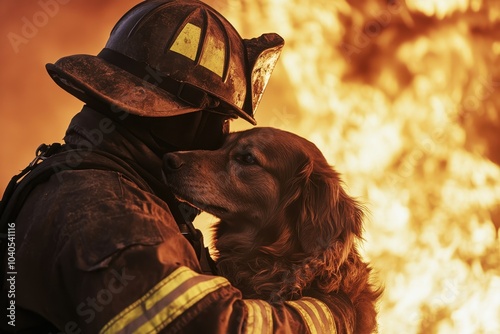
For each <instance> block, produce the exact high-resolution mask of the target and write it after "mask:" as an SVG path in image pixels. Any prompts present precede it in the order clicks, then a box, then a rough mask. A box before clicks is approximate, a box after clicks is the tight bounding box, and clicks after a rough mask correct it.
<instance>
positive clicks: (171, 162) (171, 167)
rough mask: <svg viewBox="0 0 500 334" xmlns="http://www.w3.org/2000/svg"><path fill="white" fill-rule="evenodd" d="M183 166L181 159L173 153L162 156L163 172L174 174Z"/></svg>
mask: <svg viewBox="0 0 500 334" xmlns="http://www.w3.org/2000/svg"><path fill="white" fill-rule="evenodd" d="M182 165H184V161H182V159H181V157H179V155H177V154H175V153H167V154H165V155H164V156H163V167H164V169H165V172H175V171H176V170H178V169H179V168H181V167H182Z"/></svg>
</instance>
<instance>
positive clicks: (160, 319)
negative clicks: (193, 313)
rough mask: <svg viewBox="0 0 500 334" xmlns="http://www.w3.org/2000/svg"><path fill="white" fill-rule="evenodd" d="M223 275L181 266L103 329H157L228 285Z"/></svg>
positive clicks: (129, 330) (103, 330) (113, 330)
mask: <svg viewBox="0 0 500 334" xmlns="http://www.w3.org/2000/svg"><path fill="white" fill-rule="evenodd" d="M228 285H229V282H228V281H227V280H226V279H225V278H223V277H217V276H206V275H200V274H198V273H196V272H194V271H193V270H191V269H189V268H187V267H180V268H178V269H177V270H175V271H174V272H173V273H172V274H170V275H169V276H168V277H167V278H165V279H164V280H163V281H161V282H160V283H158V284H157V285H156V286H155V287H153V288H152V289H151V290H150V291H149V292H148V293H147V294H145V295H144V296H143V297H142V298H141V299H139V300H137V301H136V302H134V303H133V304H132V305H130V306H129V307H127V308H126V309H125V310H123V311H122V312H121V313H120V314H118V315H117V316H115V317H114V318H113V319H112V320H111V321H110V322H109V323H108V324H106V325H105V326H104V327H103V329H102V330H101V331H100V333H103V334H104V333H113V334H115V333H141V334H142V333H155V332H158V331H159V330H161V329H163V328H165V327H166V326H168V325H169V324H170V323H171V322H172V321H174V320H175V319H176V318H177V317H178V316H179V315H181V314H182V313H183V312H184V311H186V310H187V309H188V308H190V307H191V306H193V305H194V304H196V303H197V302H199V301H200V300H201V299H203V298H204V297H206V296H207V295H208V294H210V293H212V292H213V291H215V290H217V289H219V288H221V287H223V286H228Z"/></svg>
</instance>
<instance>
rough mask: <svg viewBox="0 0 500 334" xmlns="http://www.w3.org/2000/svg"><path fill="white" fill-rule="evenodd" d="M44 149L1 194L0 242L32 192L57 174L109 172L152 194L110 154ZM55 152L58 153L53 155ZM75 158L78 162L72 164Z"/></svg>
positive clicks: (60, 148)
mask: <svg viewBox="0 0 500 334" xmlns="http://www.w3.org/2000/svg"><path fill="white" fill-rule="evenodd" d="M44 148H46V150H44V151H42V152H41V153H39V152H38V151H40V148H39V150H38V151H37V157H36V158H35V160H33V161H32V162H31V163H30V165H28V166H27V167H26V168H25V169H24V170H23V171H22V172H21V173H20V174H18V175H15V176H14V177H13V178H12V180H11V181H10V183H9V185H8V186H7V188H6V190H5V192H4V195H3V198H2V202H1V207H0V243H1V242H2V241H3V240H4V239H5V237H6V231H7V225H8V223H9V222H14V220H15V219H16V217H17V214H18V213H19V211H20V210H21V207H22V206H23V204H24V202H25V201H26V199H27V198H28V196H29V194H30V193H31V191H32V190H33V189H34V188H35V187H36V186H37V185H39V184H41V183H43V182H45V181H47V180H48V179H49V178H50V177H51V176H52V175H54V174H57V173H59V172H62V171H65V170H83V169H102V170H112V171H116V172H119V173H122V174H123V175H125V177H127V178H129V179H130V180H131V181H132V182H134V183H136V184H137V185H138V186H139V187H141V188H142V189H144V190H147V191H151V188H150V187H149V185H148V184H147V183H146V181H144V180H143V179H142V178H141V177H140V175H139V174H138V173H137V172H136V171H135V170H134V169H133V168H132V167H130V166H129V165H128V164H127V163H126V162H124V161H123V160H121V159H119V158H117V157H115V156H113V155H111V154H109V153H106V152H102V151H96V150H93V151H81V150H76V149H66V147H64V146H63V145H60V144H52V145H45V147H44ZM50 148H53V151H52V152H50V151H48V150H50ZM56 150H57V153H55V154H54V151H56ZM75 157H76V158H77V159H78V161H77V162H74V161H72V159H75ZM40 161H41V162H40Z"/></svg>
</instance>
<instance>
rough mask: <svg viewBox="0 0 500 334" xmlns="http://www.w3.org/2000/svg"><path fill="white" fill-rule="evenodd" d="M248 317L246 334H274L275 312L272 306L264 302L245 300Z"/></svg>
mask: <svg viewBox="0 0 500 334" xmlns="http://www.w3.org/2000/svg"><path fill="white" fill-rule="evenodd" d="M243 302H244V303H245V306H246V309H247V312H248V316H247V322H246V328H245V334H253V333H255V334H272V332H273V312H272V309H271V305H269V303H267V302H265V301H263V300H253V299H245V300H243Z"/></svg>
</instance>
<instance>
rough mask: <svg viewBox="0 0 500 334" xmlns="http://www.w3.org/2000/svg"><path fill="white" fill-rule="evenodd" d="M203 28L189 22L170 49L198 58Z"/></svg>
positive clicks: (193, 58)
mask: <svg viewBox="0 0 500 334" xmlns="http://www.w3.org/2000/svg"><path fill="white" fill-rule="evenodd" d="M200 35H201V28H200V27H197V26H195V25H194V24H192V23H188V24H186V25H185V26H184V28H182V31H181V32H180V33H179V36H177V38H176V39H175V41H174V43H173V44H172V46H171V47H170V50H172V51H174V52H177V53H180V54H181V55H183V56H186V57H188V58H189V59H191V60H195V59H196V55H197V54H198V47H199V45H200Z"/></svg>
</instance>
